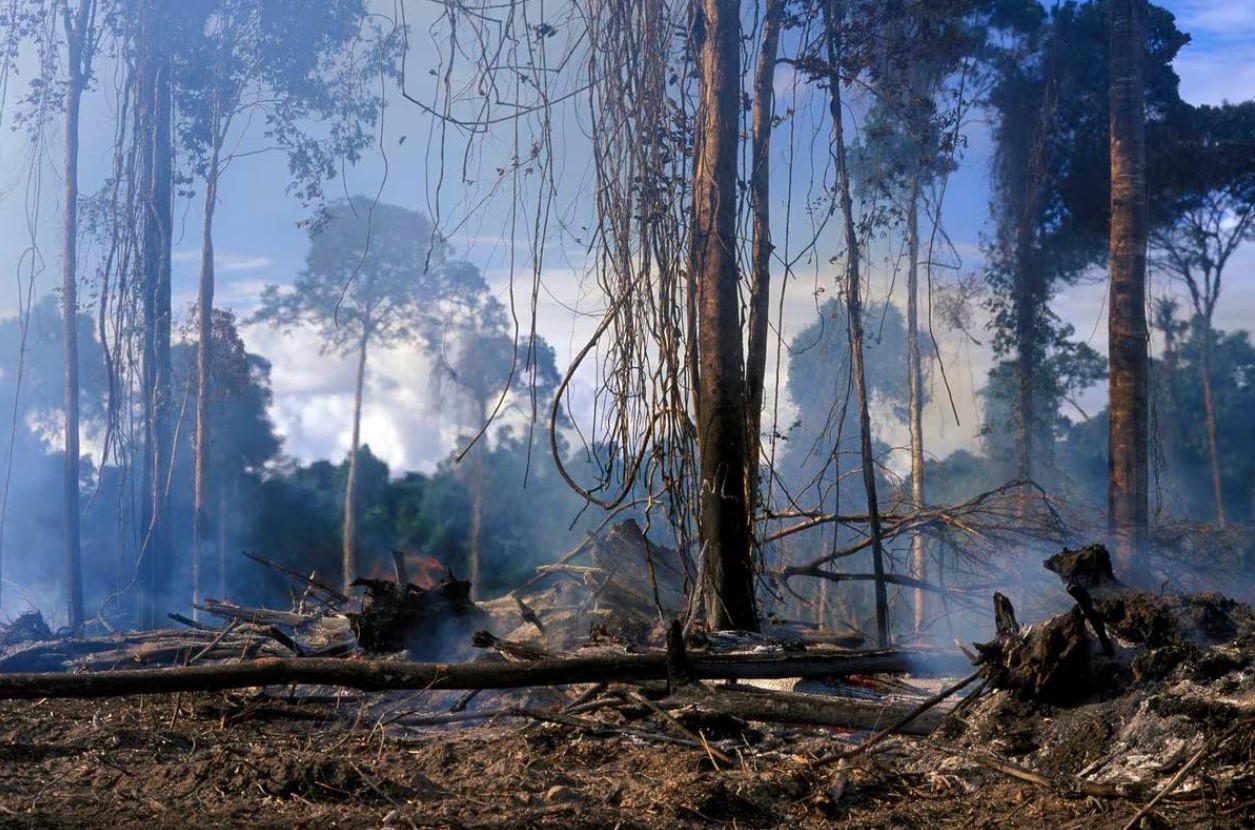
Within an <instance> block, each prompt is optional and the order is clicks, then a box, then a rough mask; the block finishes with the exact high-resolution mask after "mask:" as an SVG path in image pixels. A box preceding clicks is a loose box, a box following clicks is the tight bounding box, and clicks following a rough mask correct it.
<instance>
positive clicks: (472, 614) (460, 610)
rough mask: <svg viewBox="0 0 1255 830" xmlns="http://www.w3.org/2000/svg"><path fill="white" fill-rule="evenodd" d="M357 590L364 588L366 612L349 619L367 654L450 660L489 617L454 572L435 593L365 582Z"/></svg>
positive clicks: (357, 582) (377, 581)
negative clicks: (395, 654)
mask: <svg viewBox="0 0 1255 830" xmlns="http://www.w3.org/2000/svg"><path fill="white" fill-rule="evenodd" d="M353 587H360V588H364V589H365V594H364V595H363V597H362V607H361V610H360V611H358V612H350V613H349V614H348V617H349V625H350V626H351V627H352V629H353V633H354V635H356V637H357V642H358V645H360V646H361V647H362V649H363V650H364V651H367V652H371V653H375V654H393V653H396V652H400V651H404V652H406V653H407V654H408V655H409V657H410V659H411V660H440V659H447V658H450V657H452V656H455V655H456V653H457V652H459V651H461V650H462V649H463V648H464V647H465V644H466V643H467V641H468V638H469V637H470V635H471V633H472V632H473V631H475V630H476V629H477V628H479V627H481V626H483V625H484V623H485V622H486V621H487V613H486V612H485V611H484V610H483V609H482V608H480V607H479V606H478V605H476V604H475V603H474V602H472V601H471V583H470V582H468V581H466V580H463V579H456V578H455V577H454V576H453V575H452V573H450V574H449V575H448V577H447V578H446V579H445V580H444V582H442V583H441V584H439V585H437V586H436V587H434V588H420V587H418V586H417V585H414V584H411V583H409V582H391V581H389V580H385V579H365V578H359V579H356V580H354V581H353Z"/></svg>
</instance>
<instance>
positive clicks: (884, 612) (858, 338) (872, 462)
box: [824, 0, 889, 647]
mask: <svg viewBox="0 0 1255 830" xmlns="http://www.w3.org/2000/svg"><path fill="white" fill-rule="evenodd" d="M842 14H843V10H842V8H841V0H828V3H827V4H826V5H825V7H824V16H825V24H826V30H827V40H828V102H829V111H830V115H831V117H832V142H833V152H834V153H835V155H836V161H837V190H838V199H839V202H840V207H841V212H842V214H844V219H845V221H844V228H845V247H846V262H847V266H846V317H847V318H848V320H849V326H850V358H851V361H852V363H853V365H854V393H855V396H856V397H857V399H858V400H857V403H858V420H859V439H860V440H859V446H860V449H861V453H862V462H863V489H864V490H865V491H866V493H867V524H868V529H869V530H870V531H871V539H872V571H873V573H874V574H875V591H876V639H877V642H879V643H880V645H881V646H882V647H883V646H885V645H886V644H888V642H889V597H888V594H887V593H886V591H885V580H884V575H885V554H884V545H883V543H882V537H881V528H880V508H879V502H878V500H877V497H876V457H875V454H874V453H873V450H872V425H871V413H870V411H869V409H868V405H867V374H866V367H865V365H864V361H863V309H862V299H861V297H860V293H861V290H862V276H861V274H860V269H859V251H858V233H857V231H856V230H855V227H854V203H853V200H852V199H851V197H850V171H849V167H848V165H847V163H846V153H845V128H844V124H843V121H844V119H843V117H842V110H841V76H840V66H841V63H840V61H841V27H842V25H843V21H842Z"/></svg>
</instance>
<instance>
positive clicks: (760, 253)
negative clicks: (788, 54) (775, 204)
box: [745, 0, 785, 530]
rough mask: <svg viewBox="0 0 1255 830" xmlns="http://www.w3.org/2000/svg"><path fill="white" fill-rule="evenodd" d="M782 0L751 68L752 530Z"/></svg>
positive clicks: (773, 6)
mask: <svg viewBox="0 0 1255 830" xmlns="http://www.w3.org/2000/svg"><path fill="white" fill-rule="evenodd" d="M784 7H785V0H767V6H766V9H765V10H764V11H763V31H762V39H761V41H760V42H759V46H758V66H757V68H756V69H755V70H754V109H753V115H752V116H751V120H752V122H753V136H752V139H751V140H752V148H751V159H750V214H751V221H752V224H753V241H752V251H751V259H752V263H751V269H750V300H749V339H748V340H749V342H748V345H747V348H746V355H745V397H746V406H747V407H748V415H749V432H748V433H747V437H748V444H747V446H746V457H747V459H748V462H749V463H748V467H747V468H746V485H745V487H746V495H747V500H746V504H747V506H748V513H749V516H750V522H751V524H750V528H751V530H752V529H753V527H754V525H753V522H754V514H755V512H756V506H757V504H758V500H759V492H758V491H759V481H758V470H759V465H760V464H762V458H761V456H762V422H763V382H764V378H765V376H766V373H767V335H768V322H769V317H770V312H771V309H770V302H769V301H770V299H771V254H772V250H773V246H772V244H771V208H770V200H769V197H770V180H771V166H770V165H771V130H772V125H773V123H774V119H775V115H774V113H773V111H772V108H773V103H774V100H775V83H776V58H777V55H778V53H779V50H780V26H781V22H782V20H783V18H784Z"/></svg>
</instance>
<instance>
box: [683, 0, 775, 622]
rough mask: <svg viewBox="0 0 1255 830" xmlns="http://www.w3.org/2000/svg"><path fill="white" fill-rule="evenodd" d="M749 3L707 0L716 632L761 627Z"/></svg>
mask: <svg viewBox="0 0 1255 830" xmlns="http://www.w3.org/2000/svg"><path fill="white" fill-rule="evenodd" d="M739 7H740V4H739V3H727V2H723V0H702V2H701V5H700V8H699V9H698V10H697V13H698V15H699V16H700V19H699V21H698V23H697V25H696V26H695V27H694V31H695V34H696V37H697V43H696V44H695V48H696V54H697V67H698V100H697V127H696V133H695V135H694V160H693V186H692V189H693V196H692V199H693V208H692V210H693V226H692V231H691V238H690V243H689V244H690V249H689V272H690V275H691V278H692V279H694V280H696V284H697V285H696V287H697V319H698V331H697V362H698V381H697V398H698V405H697V446H698V451H699V453H700V456H701V458H700V464H701V495H700V500H701V503H700V508H699V522H698V524H699V529H700V535H701V540H702V548H703V574H704V575H703V583H702V595H703V600H704V602H705V609H706V624H707V626H709V627H710V628H711V629H712V630H717V629H727V628H737V629H743V630H748V631H757V630H758V614H757V609H756V606H755V602H754V561H753V549H752V545H751V541H750V527H749V512H748V510H747V509H746V507H747V491H746V486H745V485H746V480H745V478H746V467H747V464H746V461H747V454H746V441H747V436H748V432H749V429H748V427H749V424H748V418H747V415H746V406H745V403H746V401H745V375H744V372H745V364H744V357H743V356H744V347H743V345H742V342H741V319H740V298H739V295H738V288H739V282H740V279H739V274H738V270H737V261H736V207H737V187H736V185H737V149H738V139H739V135H740V132H739V123H738V114H739V109H740V93H741V68H740V66H741V53H740V49H741V46H740V38H741V20H740V14H739V12H740V8H739Z"/></svg>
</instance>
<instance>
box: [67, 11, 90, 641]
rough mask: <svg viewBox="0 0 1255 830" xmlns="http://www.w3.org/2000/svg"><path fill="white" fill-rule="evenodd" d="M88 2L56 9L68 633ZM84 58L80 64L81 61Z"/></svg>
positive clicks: (78, 602)
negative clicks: (60, 42) (61, 67)
mask: <svg viewBox="0 0 1255 830" xmlns="http://www.w3.org/2000/svg"><path fill="white" fill-rule="evenodd" d="M93 5H94V2H93V0H81V2H80V4H79V6H78V8H77V9H76V10H75V13H74V14H73V15H71V14H70V7H69V3H68V0H67V2H66V5H65V7H64V8H63V9H62V13H63V24H64V28H65V40H66V53H67V55H66V58H67V60H66V63H67V66H68V77H67V78H66V87H65V224H64V227H63V230H64V237H63V239H62V251H61V325H62V334H63V338H64V341H65V342H64V346H65V477H64V480H63V484H64V511H65V513H64V515H65V594H66V619H67V622H68V624H69V627H70V630H71V631H74V632H76V633H77V632H78V631H80V630H81V629H82V627H83V552H82V537H81V530H80V522H79V510H80V507H79V469H80V467H79V382H78V143H79V142H78V128H79V112H80V110H81V105H82V101H83V87H84V86H85V85H86V83H87V77H86V67H85V64H86V63H88V62H90V56H87V55H85V54H84V53H85V51H86V50H88V49H90V44H88V43H87V37H88V32H87V26H88V21H89V20H90V15H91V12H92V6H93ZM85 58H86V60H85Z"/></svg>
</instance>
